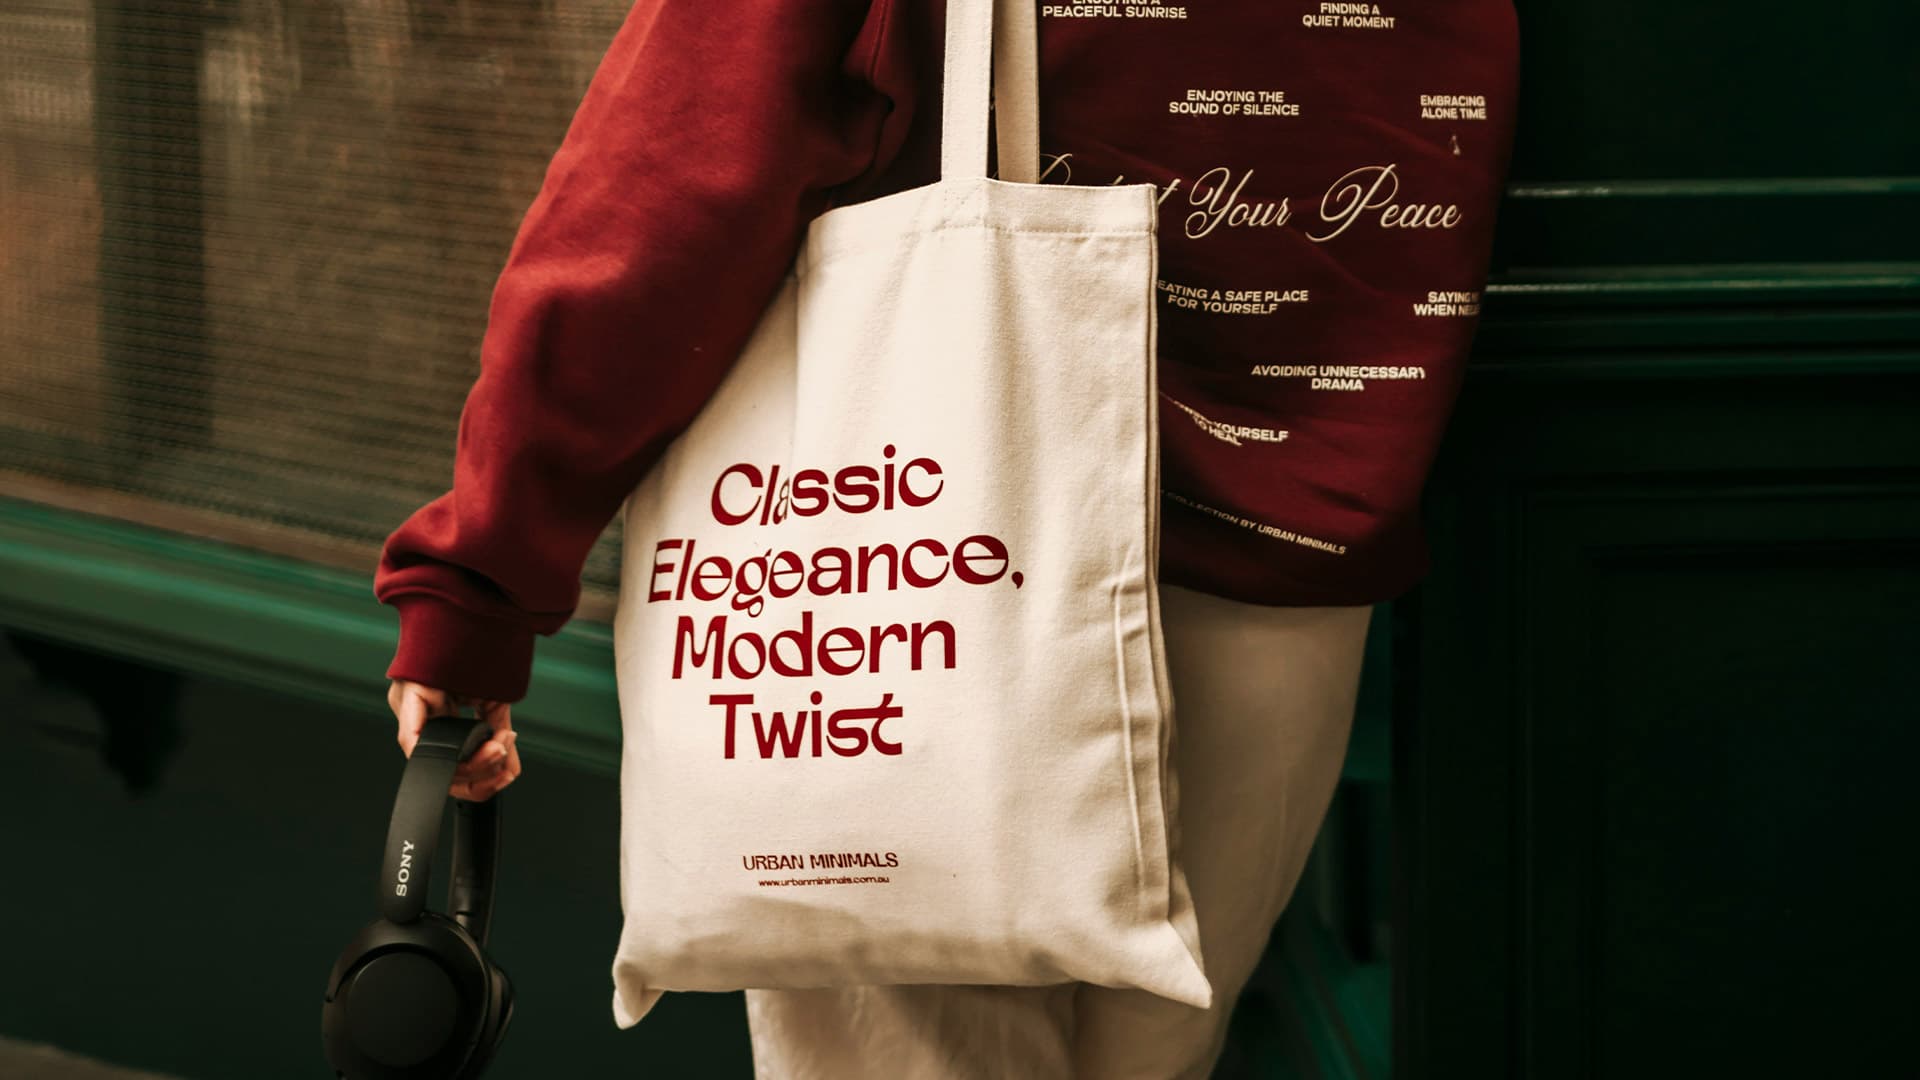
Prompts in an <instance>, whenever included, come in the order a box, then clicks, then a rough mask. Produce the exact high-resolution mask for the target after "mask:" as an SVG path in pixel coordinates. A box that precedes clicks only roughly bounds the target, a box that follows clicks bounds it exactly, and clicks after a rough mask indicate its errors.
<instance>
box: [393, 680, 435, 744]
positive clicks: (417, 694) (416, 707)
mask: <svg viewBox="0 0 1920 1080" xmlns="http://www.w3.org/2000/svg"><path fill="white" fill-rule="evenodd" d="M398 689H399V695H398V696H399V701H398V702H397V703H396V704H395V706H394V716H395V717H396V718H397V719H398V720H399V731H398V733H397V738H398V740H399V743H400V750H401V752H402V753H404V754H406V755H407V756H408V757H412V756H413V748H414V746H415V745H416V744H418V743H419V741H420V729H421V728H424V727H426V725H427V718H428V717H430V716H438V715H440V714H441V713H443V712H445V711H446V708H447V695H446V692H445V691H444V690H438V689H435V688H434V687H431V686H422V685H420V684H419V683H412V682H404V681H403V682H401V683H399V684H398Z"/></svg>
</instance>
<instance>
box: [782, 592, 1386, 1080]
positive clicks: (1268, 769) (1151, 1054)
mask: <svg viewBox="0 0 1920 1080" xmlns="http://www.w3.org/2000/svg"><path fill="white" fill-rule="evenodd" d="M1371 613H1372V609H1371V608H1369V607H1337V608H1278V607H1264V606H1260V605H1253V604H1241V603H1236V602H1234V601H1230V600H1223V599H1221V598H1219V597H1215V596H1210V595H1207V594H1204V593H1198V592H1193V591H1191V590H1188V589H1181V588H1175V587H1171V586H1164V585H1163V586H1161V622H1162V625H1163V626H1164V628H1165V633H1166V643H1167V664H1168V676H1169V679H1170V681H1171V685H1172V692H1173V702H1174V724H1175V727H1174V736H1173V761H1174V770H1175V779H1176V783H1177V798H1178V800H1179V802H1178V807H1177V812H1178V815H1179V817H1178V821H1179V828H1180V834H1179V844H1180V858H1181V860H1182V862H1183V864H1184V865H1185V867H1186V873H1187V879H1188V884H1189V885H1190V887H1191V888H1192V890H1193V900H1194V908H1195V914H1196V915H1197V917H1198V919H1199V923H1200V948H1201V955H1202V958H1203V961H1204V963H1205V966H1206V971H1207V976H1208V978H1209V980H1210V981H1211V982H1212V983H1213V990H1214V1005H1213V1007H1212V1008H1211V1009H1195V1008H1191V1007H1189V1006H1185V1005H1179V1004H1175V1003H1173V1002H1170V1001H1167V1000H1165V999H1163V998H1158V997H1154V996H1153V995H1151V994H1147V993H1144V992H1142V991H1137V990H1114V989H1109V988H1106V987H1100V986H1093V985H1090V984H1087V983H1067V984H1063V985H1059V986H1031V987H1009V986H854V987H836V988H832V989H824V990H749V991H747V995H746V997H747V1021H748V1025H749V1027H750V1028H751V1031H752V1037H753V1060H754V1075H755V1076H756V1077H757V1078H758V1080H862V1078H872V1080H1029V1078H1030V1080H1068V1078H1074V1080H1204V1078H1205V1077H1206V1076H1207V1074H1208V1073H1209V1072H1210V1071H1211V1070H1212V1068H1213V1063H1214V1061H1215V1060H1216V1059H1217V1058H1218V1057H1219V1056H1220V1051H1221V1048H1222V1045H1223V1041H1224V1039H1225V1037H1226V1029H1227V1018H1228V1015H1229V1014H1230V1013H1231V1012H1232V1009H1233V1003H1234V1000H1235V999H1236V998H1237V997H1238V996H1239V994H1240V991H1241V989H1242V988H1243V987H1244V986H1245V985H1246V983H1247V979H1248V978H1249V977H1250V976H1251V975H1252V974H1253V969H1254V966H1255V965H1256V964H1257V963H1259V961H1260V956H1261V954H1262V952H1263V951H1264V950H1265V948H1266V944H1267V938H1268V935H1269V934H1270V933H1271V932H1272V929H1273V925H1274V923H1275V921H1276V920H1277V919H1278V918H1279V916H1280V911H1281V909H1282V908H1283V907H1285V906H1286V902H1287V898H1288V897H1289V896H1290V895H1291V894H1292V893H1293V889H1294V885H1295V883H1296V882H1297V881H1298V880H1299V877H1300V872H1301V869H1302V867H1303V866H1304V864H1305V862H1306V858H1307V852H1308V849H1309V848H1311V847H1312V845H1313V840H1314V836H1315V834H1316V833H1317V832H1318V831H1319V828H1320V823H1321V820H1322V819H1323V818H1324V817H1325V815H1326V810H1327V803H1328V801H1329V800H1330V799H1331V798H1332V796H1333V789H1334V785H1335V784H1336V783H1337V782H1338V781H1339V778H1340V769H1341V765H1342V763H1343V760H1344V758H1345V755H1346V747H1347V735H1348V731H1349V730H1350V728H1351V727H1352V721H1353V709H1354V701H1355V698H1356V696H1357V694H1358V692H1359V681H1360V660H1361V656H1362V654H1363V652H1364V651H1365V645H1366V636H1367V623H1368V620H1369V616H1370V615H1371ZM1035 827H1036V828H1044V827H1045V824H1044V823H1043V822H1036V823H1035Z"/></svg>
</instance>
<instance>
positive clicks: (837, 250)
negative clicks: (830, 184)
mask: <svg viewBox="0 0 1920 1080" xmlns="http://www.w3.org/2000/svg"><path fill="white" fill-rule="evenodd" d="M854 205H855V206H858V205H860V204H858V203H856V204H854ZM843 209H852V207H844V208H843ZM960 229H975V230H979V231H982V232H994V233H1000V234H1002V235H1004V236H1066V237H1076V238H1080V239H1087V240H1102V239H1106V238H1108V237H1113V238H1116V239H1117V238H1124V237H1131V236H1152V235H1154V233H1153V230H1151V229H1085V228H1079V229H1041V228H1030V227H1025V226H1022V227H1019V228H1015V227H1012V226H1006V225H990V224H988V223H986V222H984V221H953V222H947V223H944V224H940V225H932V226H927V227H924V228H918V229H912V230H903V231H902V232H901V233H900V234H899V235H887V236H878V237H874V238H873V239H872V240H871V241H870V242H867V243H859V244H845V245H842V244H835V243H832V242H830V241H823V242H821V243H820V244H819V245H818V246H817V248H816V249H815V250H813V251H809V252H808V253H807V254H805V255H803V256H802V257H801V258H800V260H799V261H798V263H797V264H796V266H795V269H794V271H793V272H794V273H795V274H796V275H799V276H805V275H806V274H809V273H811V272H813V271H814V270H817V269H819V268H820V267H822V266H825V265H826V264H827V263H830V262H833V261H834V260H836V259H839V258H841V257H843V256H846V255H858V254H860V253H861V252H864V251H872V250H874V249H876V248H889V247H891V248H895V249H898V247H899V245H900V241H902V240H904V239H908V238H911V237H920V236H931V235H933V234H934V233H943V232H954V231H956V230H960ZM809 246H810V247H811V246H813V245H809Z"/></svg>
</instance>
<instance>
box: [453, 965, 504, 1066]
mask: <svg viewBox="0 0 1920 1080" xmlns="http://www.w3.org/2000/svg"><path fill="white" fill-rule="evenodd" d="M487 973H488V975H487V977H488V981H489V982H490V983H491V984H492V988H491V989H492V998H491V1000H490V1001H489V1003H488V1005H489V1009H488V1013H487V1026H486V1028H485V1029H484V1030H482V1031H481V1033H480V1041H479V1042H478V1043H476V1044H475V1045H474V1048H473V1054H472V1055H471V1056H470V1057H468V1058H467V1067H466V1068H465V1069H464V1070H462V1072H461V1073H460V1076H461V1077H462V1080H472V1078H474V1077H477V1076H479V1075H480V1073H481V1072H482V1071H483V1070H484V1069H486V1067H487V1066H488V1065H489V1064H491V1063H492V1061H493V1055H494V1053H495V1051H497V1050H499V1049H500V1043H501V1041H502V1040H504V1039H505V1038H506V1036H507V1025H509V1024H511V1023H512V1022H513V980H512V979H510V978H508V977H507V973H506V971H505V970H504V969H502V968H501V967H500V966H499V965H498V964H494V963H491V962H489V963H488V965H487Z"/></svg>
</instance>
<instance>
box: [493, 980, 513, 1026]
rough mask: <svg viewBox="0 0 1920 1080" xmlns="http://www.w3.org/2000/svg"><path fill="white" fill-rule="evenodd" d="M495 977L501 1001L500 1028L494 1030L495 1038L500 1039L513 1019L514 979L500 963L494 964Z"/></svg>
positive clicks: (495, 987) (495, 984) (496, 988)
mask: <svg viewBox="0 0 1920 1080" xmlns="http://www.w3.org/2000/svg"><path fill="white" fill-rule="evenodd" d="M493 978H494V990H495V992H496V993H497V994H498V995H499V997H498V999H497V1000H498V1001H499V1002H500V1028H499V1030H498V1031H496V1032H494V1038H495V1039H499V1038H501V1037H504V1036H505V1035H506V1033H507V1025H508V1024H509V1023H511V1022H512V1020H513V980H512V979H511V978H509V977H508V976H507V971H506V969H505V968H503V967H501V966H500V965H498V964H495V965H494V966H493Z"/></svg>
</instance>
